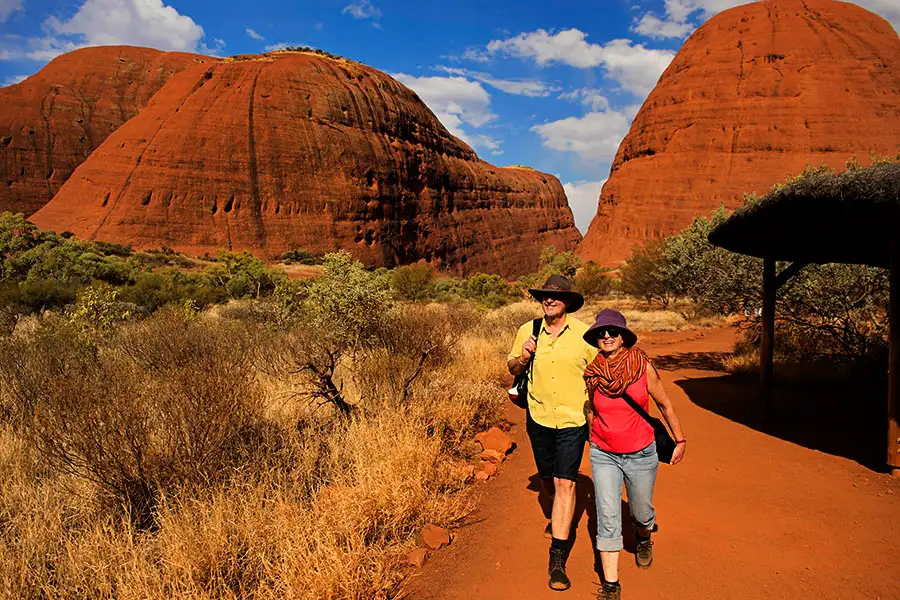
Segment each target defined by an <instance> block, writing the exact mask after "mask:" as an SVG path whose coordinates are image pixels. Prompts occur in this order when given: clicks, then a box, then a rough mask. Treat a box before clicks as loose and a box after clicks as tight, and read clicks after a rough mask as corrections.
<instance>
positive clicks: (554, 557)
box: [549, 539, 572, 592]
mask: <svg viewBox="0 0 900 600" xmlns="http://www.w3.org/2000/svg"><path fill="white" fill-rule="evenodd" d="M559 546H560V544H559V541H558V540H556V539H554V540H553V545H552V546H550V569H549V574H550V589H551V590H556V591H558V592H564V591H566V590H567V589H569V588H570V587H572V582H571V581H569V576H568V575H566V560H568V558H569V549H568V548H563V547H559Z"/></svg>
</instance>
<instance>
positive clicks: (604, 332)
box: [597, 327, 622, 340]
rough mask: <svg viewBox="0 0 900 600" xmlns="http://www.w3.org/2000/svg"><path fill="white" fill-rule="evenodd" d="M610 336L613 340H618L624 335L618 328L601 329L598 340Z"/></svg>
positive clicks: (598, 330)
mask: <svg viewBox="0 0 900 600" xmlns="http://www.w3.org/2000/svg"><path fill="white" fill-rule="evenodd" d="M607 334H608V335H609V337H611V338H617V337H619V336H620V335H622V330H621V329H619V328H618V327H600V328H599V329H597V339H601V340H602V339H603V338H605V337H606V336H607Z"/></svg>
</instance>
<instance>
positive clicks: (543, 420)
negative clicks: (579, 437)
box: [508, 315, 597, 429]
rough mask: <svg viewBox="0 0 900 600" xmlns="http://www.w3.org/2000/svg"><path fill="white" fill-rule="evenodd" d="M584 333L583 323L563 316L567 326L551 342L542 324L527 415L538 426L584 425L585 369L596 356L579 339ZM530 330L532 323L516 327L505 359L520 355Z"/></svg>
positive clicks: (549, 334)
mask: <svg viewBox="0 0 900 600" xmlns="http://www.w3.org/2000/svg"><path fill="white" fill-rule="evenodd" d="M587 330H588V326H587V325H586V324H584V323H582V322H581V321H579V320H578V319H576V318H575V317H573V316H572V315H566V323H565V325H564V326H563V329H562V331H560V332H559V335H557V336H556V339H555V340H554V339H553V334H552V333H550V331H549V330H548V329H547V324H546V323H543V324H542V325H541V332H540V334H539V335H538V343H537V352H536V353H535V357H534V365H533V369H532V373H531V378H530V379H529V380H528V412H529V413H531V418H532V419H533V420H534V422H535V423H537V424H538V425H543V426H544V427H552V428H554V429H561V428H563V427H580V426H581V425H584V424H585V422H586V416H585V403H586V402H587V399H588V396H587V388H586V386H585V384H584V370H585V369H586V368H587V366H588V365H589V364H591V362H592V361H593V360H594V357H595V356H597V349H596V348H594V347H593V346H591V345H590V344H588V343H587V342H585V341H584V338H583V337H582V336H583V335H584V333H585V332H586V331H587ZM531 331H532V326H531V321H528V322H527V323H525V324H524V325H522V326H521V327H519V331H518V332H517V333H516V340H515V341H514V342H513V345H512V350H510V352H509V357H508V360H509V359H513V358H516V357H517V356H520V355H521V354H522V344H524V343H525V340H527V339H528V338H529V337H530V336H531Z"/></svg>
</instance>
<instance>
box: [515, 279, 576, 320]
mask: <svg viewBox="0 0 900 600" xmlns="http://www.w3.org/2000/svg"><path fill="white" fill-rule="evenodd" d="M528 293H529V294H531V295H532V297H534V299H535V300H537V301H538V302H540V301H542V300H543V299H544V298H546V297H548V296H549V297H551V298H559V299H560V300H562V301H563V302H565V303H566V312H567V313H573V312H575V311H577V310H578V309H579V308H581V307H582V306H584V296H582V295H581V294H579V293H578V292H573V291H572V282H571V281H569V280H568V279H566V278H565V277H563V276H562V275H551V276H550V277H548V278H547V281H545V282H544V285H543V286H541V287H539V288H536V289H530V290H528Z"/></svg>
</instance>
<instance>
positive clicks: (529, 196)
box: [33, 52, 580, 276]
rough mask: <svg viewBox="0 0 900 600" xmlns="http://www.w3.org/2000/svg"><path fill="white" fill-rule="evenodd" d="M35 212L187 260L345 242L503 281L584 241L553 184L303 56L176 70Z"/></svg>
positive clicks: (380, 261)
mask: <svg viewBox="0 0 900 600" xmlns="http://www.w3.org/2000/svg"><path fill="white" fill-rule="evenodd" d="M33 221H34V222H35V223H36V224H37V225H39V226H40V227H44V228H50V229H54V230H56V231H63V230H69V231H72V232H74V233H75V234H76V235H78V236H81V237H85V238H90V239H103V240H108V241H113V242H120V243H130V244H133V245H134V246H135V247H143V248H146V247H159V246H160V245H162V244H165V245H168V246H171V247H173V248H177V249H180V250H183V251H186V252H189V253H192V254H203V253H205V252H210V253H215V252H216V250H217V249H219V248H229V249H248V250H251V251H253V252H255V253H256V254H258V255H261V256H265V257H267V258H270V259H271V258H275V257H278V256H280V255H281V254H282V253H284V252H286V251H288V250H291V249H295V248H302V249H305V250H309V251H312V252H329V251H333V250H335V249H341V248H343V249H348V250H350V251H351V252H352V253H353V254H354V256H355V257H357V258H358V259H360V260H362V261H363V262H365V263H367V264H369V265H388V266H390V265H394V264H403V263H408V262H414V261H417V260H420V259H425V260H428V261H430V262H433V263H435V264H436V265H437V266H440V267H441V268H444V269H448V270H452V271H455V272H457V273H461V274H462V273H470V272H473V271H487V272H493V273H500V274H502V275H507V276H512V275H516V274H520V273H523V272H528V271H533V270H535V268H536V266H537V257H538V255H539V253H540V250H541V248H543V247H544V246H545V245H548V244H552V245H555V246H556V247H557V248H559V249H563V250H571V249H574V248H575V245H576V244H577V243H578V241H579V240H580V235H579V233H578V231H577V229H575V227H574V222H573V219H572V213H571V211H570V210H569V208H568V204H567V202H566V196H565V192H564V191H563V189H562V186H561V185H560V183H559V181H557V180H556V178H554V177H552V176H550V175H547V174H544V173H539V172H537V171H534V170H531V169H524V168H511V167H510V168H499V167H495V166H493V165H490V164H488V163H486V162H484V161H482V160H479V159H478V157H477V156H476V155H475V152H474V151H472V149H471V148H469V146H467V145H466V144H464V143H462V142H461V141H459V140H458V139H456V138H454V137H453V136H452V135H450V133H449V132H448V131H447V130H446V129H445V128H444V127H443V126H442V125H441V124H440V122H439V121H438V120H437V119H436V118H435V116H434V115H433V114H432V113H431V111H429V110H428V108H427V107H426V106H425V104H423V103H422V102H421V100H420V99H419V98H418V96H416V95H415V94H414V93H413V92H412V91H410V90H409V89H407V88H406V87H404V86H403V85H401V84H400V83H398V82H397V81H395V80H393V79H391V78H390V77H388V76H387V75H385V74H384V73H381V72H379V71H377V70H375V69H372V68H369V67H366V66H364V65H361V64H358V63H355V62H351V61H347V60H343V59H335V58H329V57H324V56H319V55H315V54H310V53H301V52H277V53H272V54H267V55H260V56H242V57H235V58H234V59H225V60H224V61H222V62H219V63H216V64H213V65H204V66H201V67H196V68H191V69H188V70H186V71H184V72H182V73H180V74H179V75H177V76H175V77H173V78H172V79H171V80H170V81H169V82H168V83H167V84H166V85H165V86H164V87H163V88H162V89H161V90H160V91H159V92H158V93H157V94H156V95H155V96H154V97H153V99H152V100H151V101H150V103H149V104H148V105H147V107H146V108H145V109H144V110H142V111H141V112H140V114H138V115H137V116H136V117H134V118H133V119H131V120H130V121H128V122H127V123H126V124H125V125H123V126H122V127H121V128H119V129H118V130H117V131H116V132H115V133H113V134H112V135H110V136H109V138H107V140H106V142H104V143H103V145H101V146H100V147H99V148H98V149H97V150H96V151H95V152H94V153H93V154H92V155H91V156H90V158H88V160H87V161H85V162H84V163H83V164H82V165H81V166H80V167H79V168H78V169H77V170H76V171H75V173H74V174H73V176H72V177H71V178H70V179H69V181H68V182H67V183H66V185H64V186H63V187H62V189H60V191H59V192H58V193H57V194H56V196H55V197H54V198H53V200H52V201H51V202H50V203H49V204H47V205H46V206H45V207H44V208H43V209H41V210H40V211H38V213H37V214H35V215H34V217H33Z"/></svg>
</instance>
